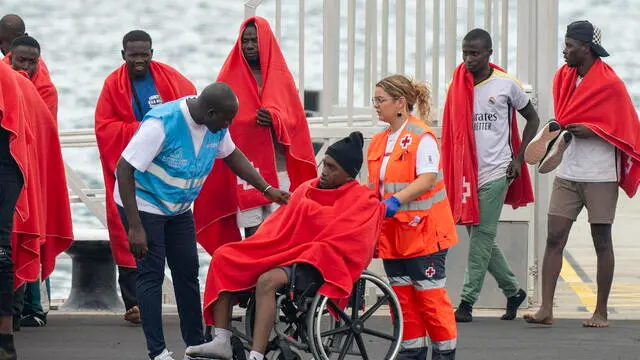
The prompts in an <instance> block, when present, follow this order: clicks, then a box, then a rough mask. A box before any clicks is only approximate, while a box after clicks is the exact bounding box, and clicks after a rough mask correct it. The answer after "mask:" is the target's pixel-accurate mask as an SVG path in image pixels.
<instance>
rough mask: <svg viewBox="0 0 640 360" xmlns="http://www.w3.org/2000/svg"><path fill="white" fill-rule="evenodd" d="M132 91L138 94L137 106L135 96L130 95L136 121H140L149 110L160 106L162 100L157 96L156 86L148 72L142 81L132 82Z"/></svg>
mask: <svg viewBox="0 0 640 360" xmlns="http://www.w3.org/2000/svg"><path fill="white" fill-rule="evenodd" d="M132 90H133V91H135V92H136V94H138V99H139V100H140V103H139V106H138V104H137V103H136V97H135V95H134V94H133V93H132V94H131V104H132V106H133V113H134V114H135V115H136V119H137V120H138V121H142V119H143V118H144V116H145V115H146V114H147V113H148V112H149V110H151V109H153V108H154V107H156V106H158V105H161V104H162V99H161V98H160V95H159V94H158V89H156V84H155V83H154V82H153V77H151V73H150V72H148V73H147V76H145V77H144V79H140V80H133V89H132ZM140 110H142V113H140V112H141V111H140Z"/></svg>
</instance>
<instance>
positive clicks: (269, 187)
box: [262, 185, 272, 194]
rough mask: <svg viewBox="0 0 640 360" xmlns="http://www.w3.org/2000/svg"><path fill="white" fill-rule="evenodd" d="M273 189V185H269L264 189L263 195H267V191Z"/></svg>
mask: <svg viewBox="0 0 640 360" xmlns="http://www.w3.org/2000/svg"><path fill="white" fill-rule="evenodd" d="M271 188H272V186H271V185H267V187H266V188H264V190H262V193H263V194H266V193H267V191H269V189H271Z"/></svg>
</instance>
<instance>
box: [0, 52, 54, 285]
mask: <svg viewBox="0 0 640 360" xmlns="http://www.w3.org/2000/svg"><path fill="white" fill-rule="evenodd" d="M25 82H26V83H27V84H28V85H29V86H32V87H33V85H32V84H31V83H30V82H29V80H27V79H26V78H24V77H22V75H20V74H18V73H17V72H15V71H13V69H11V67H9V66H8V65H6V64H5V63H4V62H1V63H0V113H1V116H0V125H1V126H2V127H3V128H4V129H6V130H7V131H9V133H10V135H9V151H10V152H11V155H12V156H13V158H14V159H15V161H16V163H17V164H18V167H19V169H20V171H21V173H22V177H23V179H24V185H23V187H22V190H21V192H20V196H19V197H18V202H17V204H16V212H15V214H14V219H13V231H12V236H11V242H12V248H13V261H14V269H15V276H14V288H18V287H19V286H20V285H22V283H24V282H25V281H35V280H36V279H37V278H38V275H39V273H40V261H39V260H40V243H41V241H42V239H43V238H42V226H41V221H42V218H41V216H40V214H41V209H40V203H39V201H38V199H39V198H40V197H39V193H40V188H39V182H38V181H39V179H38V165H37V153H36V150H35V138H34V135H33V132H32V131H31V129H30V126H29V121H30V119H31V118H32V113H31V109H30V108H29V104H28V102H27V101H26V100H25V95H24V94H23V91H22V86H23V85H24V83H25ZM65 194H66V191H65Z"/></svg>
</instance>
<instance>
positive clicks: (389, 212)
mask: <svg viewBox="0 0 640 360" xmlns="http://www.w3.org/2000/svg"><path fill="white" fill-rule="evenodd" d="M383 203H384V204H385V205H386V211H385V214H384V217H385V218H390V217H392V216H393V215H395V214H396V213H397V212H398V210H399V209H400V205H402V203H401V202H400V200H398V198H397V197H395V196H391V197H388V198H387V199H385V200H384V201H383Z"/></svg>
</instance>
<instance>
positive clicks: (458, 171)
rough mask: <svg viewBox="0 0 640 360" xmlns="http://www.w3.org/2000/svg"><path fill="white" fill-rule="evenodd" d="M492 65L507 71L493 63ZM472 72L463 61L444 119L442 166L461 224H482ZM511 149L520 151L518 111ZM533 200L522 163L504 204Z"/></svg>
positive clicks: (529, 179) (515, 205)
mask: <svg viewBox="0 0 640 360" xmlns="http://www.w3.org/2000/svg"><path fill="white" fill-rule="evenodd" d="M489 65H490V66H491V67H492V68H494V69H497V70H499V71H504V70H502V69H501V68H500V67H498V66H497V65H494V64H489ZM473 88H474V80H473V75H472V74H471V73H470V72H468V71H467V68H466V67H465V66H464V63H462V64H460V65H458V67H457V68H456V69H455V71H454V73H453V79H452V81H451V85H450V87H449V91H448V92H447V100H446V103H445V107H444V116H443V122H442V139H441V141H442V166H443V172H444V181H445V185H446V187H447V197H448V198H449V202H450V203H451V211H452V212H453V218H454V219H455V221H456V223H457V224H460V225H477V224H478V223H480V210H479V207H478V158H477V154H476V143H475V135H474V132H473V124H472V121H473V120H472V118H473V94H474V89H473ZM511 121H512V124H511V127H510V128H511V140H510V141H511V149H513V155H514V156H517V155H518V153H519V152H520V144H521V140H520V132H519V131H518V119H517V117H516V110H515V109H514V110H513V114H512V116H511ZM531 202H533V188H532V186H531V178H530V176H529V169H528V168H527V165H526V164H523V165H522V170H521V172H520V176H518V177H517V178H516V179H515V180H514V181H513V182H512V183H511V185H510V186H509V189H508V190H507V196H506V199H505V204H508V205H512V206H513V208H517V207H520V206H526V205H527V204H528V203H531Z"/></svg>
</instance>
